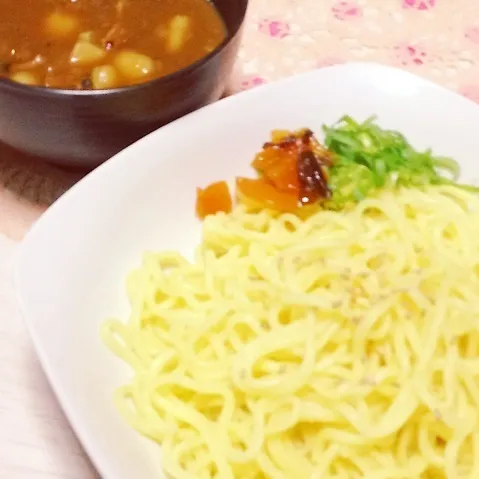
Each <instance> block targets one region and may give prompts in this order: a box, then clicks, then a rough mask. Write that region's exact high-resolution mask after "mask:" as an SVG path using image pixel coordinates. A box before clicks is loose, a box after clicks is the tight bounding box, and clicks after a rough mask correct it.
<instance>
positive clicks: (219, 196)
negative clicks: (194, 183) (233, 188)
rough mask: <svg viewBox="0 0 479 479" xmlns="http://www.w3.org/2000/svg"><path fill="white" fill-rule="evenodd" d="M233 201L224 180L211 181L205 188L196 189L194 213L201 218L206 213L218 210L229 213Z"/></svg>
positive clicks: (206, 214) (213, 212)
mask: <svg viewBox="0 0 479 479" xmlns="http://www.w3.org/2000/svg"><path fill="white" fill-rule="evenodd" d="M232 207H233V201H232V199H231V194H230V191H229V189H228V185H227V184H226V182H224V181H220V182H218V183H212V184H211V185H209V186H207V187H206V188H205V189H201V188H197V190H196V214H197V215H198V217H199V218H201V219H203V218H205V217H206V216H208V215H214V214H215V213H219V212H220V211H222V212H224V213H230V212H231V209H232Z"/></svg>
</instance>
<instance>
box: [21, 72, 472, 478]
mask: <svg viewBox="0 0 479 479" xmlns="http://www.w3.org/2000/svg"><path fill="white" fill-rule="evenodd" d="M343 114H350V115H352V116H353V117H355V118H358V119H365V118H366V117H368V116H370V115H372V114H376V115H378V121H379V122H380V124H381V125H382V126H385V127H389V128H394V129H398V130H400V131H401V132H403V133H404V134H405V135H406V136H407V138H409V139H410V140H411V142H412V143H413V144H414V145H415V146H417V147H418V148H428V147H432V148H433V149H434V150H435V151H436V152H437V153H438V154H442V155H451V156H453V157H454V158H456V159H457V160H458V161H459V162H460V164H461V166H462V168H463V177H464V178H465V179H467V180H473V179H474V175H475V174H476V173H477V161H478V159H479V153H478V152H479V133H478V132H479V108H478V107H477V106H476V105H474V104H473V103H472V102H470V101H468V100H466V99H464V98H462V97H460V96H459V95H457V94H455V93H452V92H450V91H447V90H445V89H443V88H441V87H439V86H436V85H434V84H432V83H430V82H428V81H426V80H423V79H420V78H417V77H415V76H413V75H411V74H409V73H406V72H404V71H400V70H396V69H393V68H389V67H384V66H379V65H374V64H358V63H356V64H347V65H343V66H335V67H330V68H326V69H322V70H317V71H313V72H310V73H306V74H303V75H300V76H297V77H293V78H289V79H287V80H283V81H280V82H278V83H274V84H272V85H268V86H265V87H260V88H257V89H255V90H252V91H249V92H247V93H243V94H240V95H236V96H233V97H231V98H228V99H226V100H223V101H220V102H218V103H216V104H214V105H211V106H208V107H206V108H204V109H202V110H200V111H198V112H196V113H193V114H191V115H189V116H187V117H185V118H182V119H180V120H178V121H176V122H174V123H172V124H170V125H168V126H166V127H164V128H162V129H160V130H158V131H156V132H155V133H153V134H151V135H149V136H148V137H146V138H144V139H143V140H141V141H139V142H138V143H136V144H135V145H133V146H131V147H129V148H127V149H126V150H125V151H123V152H121V153H120V154H118V155H117V156H116V157H115V158H113V159H112V160H110V161H108V162H107V163H105V164H104V165H103V166H101V167H100V168H98V169H97V170H95V171H94V172H93V173H92V174H90V175H89V176H87V177H86V178H85V179H84V180H82V181H81V182H80V183H78V184H77V185H76V186H74V187H73V188H72V189H71V190H70V191H68V193H66V194H65V195H64V196H63V197H62V198H61V199H60V200H59V201H57V202H56V203H55V205H53V206H52V207H51V208H50V209H49V210H48V211H47V212H46V213H45V214H44V215H43V217H42V218H41V219H40V220H39V221H38V222H37V224H36V225H35V226H34V227H33V228H32V230H31V231H30V233H29V234H28V236H27V237H26V239H25V240H24V242H23V245H22V246H21V248H20V253H19V257H18V261H17V263H16V271H15V279H16V287H17V291H18V296H19V300H20V304H21V308H22V311H23V314H24V316H25V319H26V323H27V325H28V329H29V331H30V334H31V336H32V338H33V342H34V344H35V348H36V350H37V353H38V356H39V358H40V360H41V362H42V365H43V368H44V370H45V372H46V374H47V376H48V378H49V380H50V382H51V384H52V386H53V389H54V390H55V392H56V394H57V396H58V399H59V401H60V403H61V405H62V407H63V409H64V410H65V413H66V415H67V416H68V418H69V420H70V422H71V424H72V426H73V428H74V429H75V431H76V433H77V435H78V437H79V438H80V440H81V441H82V443H83V445H84V447H85V449H86V451H87V452H88V454H89V455H90V456H91V458H92V460H93V462H94V463H95V465H96V467H97V468H98V470H99V472H100V474H101V475H102V477H103V478H105V479H137V478H138V479H159V478H162V477H164V476H163V475H162V473H161V457H160V450H159V448H158V447H157V446H156V445H152V444H150V443H149V442H148V441H147V440H145V439H143V438H141V437H140V436H138V435H137V434H136V433H135V432H134V431H132V430H130V428H129V427H128V426H126V425H125V424H124V423H123V422H122V420H121V419H120V418H119V417H118V415H117V413H116V411H115V409H114V407H113V404H112V392H113V390H114V389H115V388H116V387H117V386H118V385H120V384H122V383H124V382H125V381H127V380H128V377H129V371H128V369H127V368H126V367H124V366H123V365H122V364H121V363H120V361H119V360H117V359H116V358H115V357H113V356H112V355H111V354H110V352H109V351H107V350H106V349H105V347H104V346H103V345H102V343H101V341H100V337H99V327H100V323H101V322H102V321H103V320H104V319H105V318H107V317H108V316H111V315H113V314H120V315H123V316H126V315H127V312H128V305H127V302H126V298H125V288H124V283H125V277H126V274H127V272H128V271H129V270H130V269H131V268H132V267H134V266H135V265H137V264H138V263H139V261H140V259H141V255H142V252H143V251H144V250H147V249H154V250H161V249H167V248H169V249H171V248H175V249H179V250H180V251H181V252H183V253H184V254H186V255H190V254H191V252H192V250H193V248H194V247H195V245H196V243H197V241H198V239H199V233H200V224H199V222H198V221H197V220H196V219H195V212H194V206H195V189H196V187H197V186H204V185H206V184H208V183H210V182H211V181H214V180H220V179H231V178H233V177H234V176H235V175H240V174H245V173H248V171H249V167H248V164H249V163H250V161H251V159H252V157H253V154H254V153H255V152H256V151H257V150H258V149H259V148H260V147H261V145H262V143H263V142H264V141H265V140H266V139H267V138H268V134H269V132H270V130H271V129H274V128H300V127H303V126H308V127H310V128H312V129H313V130H315V131H316V132H318V133H319V132H320V131H321V130H320V128H321V125H322V124H323V123H328V124H329V123H332V122H334V121H336V120H337V119H338V118H339V117H340V116H342V115H343Z"/></svg>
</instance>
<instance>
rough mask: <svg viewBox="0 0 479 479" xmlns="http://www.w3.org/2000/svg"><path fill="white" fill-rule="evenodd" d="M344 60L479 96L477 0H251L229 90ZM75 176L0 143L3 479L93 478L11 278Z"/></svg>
mask: <svg viewBox="0 0 479 479" xmlns="http://www.w3.org/2000/svg"><path fill="white" fill-rule="evenodd" d="M12 1H14V0H12ZM349 60H356V61H358V60H362V61H376V62H381V63H386V64H390V65H395V66H398V67H401V68H406V69H408V70H410V71H412V72H414V73H416V74H418V75H422V76H425V77H428V78H430V79H431V80H433V81H435V82H438V83H440V84H442V85H444V86H446V87H448V88H451V89H453V90H456V91H458V92H460V93H461V94H463V95H465V96H467V97H469V98H471V99H472V100H473V101H476V102H479V0H250V9H249V13H248V18H247V22H246V28H245V32H244V40H243V45H242V49H241V52H240V54H239V58H238V62H237V66H236V71H235V73H234V75H233V77H232V79H231V85H230V91H231V92H237V91H240V90H245V89H248V88H254V87H256V86H258V85H262V84H264V83H268V82H271V81H275V80H277V79H279V78H281V77H284V76H287V75H292V74H296V73H300V72H303V71H306V70H310V69H312V68H321V67H324V66H327V65H332V64H336V63H341V62H346V61H349ZM78 178H79V175H78V174H74V173H68V172H64V171H62V170H60V169H58V168H55V167H52V166H49V165H46V164H42V163H39V162H38V161H36V160H32V159H29V158H26V157H24V156H22V155H20V154H18V153H16V152H14V151H12V150H11V149H9V148H8V147H6V146H4V145H1V144H0V356H1V361H0V372H1V373H0V391H2V393H1V394H0V430H2V432H3V434H0V477H2V478H3V477H5V478H7V477H8V478H12V479H30V478H33V477H42V478H44V479H55V478H66V477H69V478H71V479H96V478H97V477H98V476H97V475H96V473H95V472H94V471H93V468H92V467H91V466H90V465H89V462H88V460H87V459H86V457H85V456H84V455H83V453H82V450H81V447H80V446H79V444H78V442H77V441H76V440H75V437H74V435H73V433H72V432H71V430H70V428H69V426H68V424H67V423H66V421H65V419H64V418H63V416H62V414H61V412H60V409H59V407H58V405H57V404H56V402H55V400H54V398H53V395H52V394H51V392H50V390H49V388H48V385H47V384H46V381H45V379H44V378H43V376H42V373H41V370H40V368H39V366H38V364H37V362H36V359H35V355H34V353H33V351H32V348H31V344H30V341H29V339H28V337H27V335H26V332H25V330H24V327H23V325H22V321H21V319H20V315H19V314H18V309H17V305H16V301H15V296H14V293H13V288H12V286H11V284H10V278H11V263H12V257H13V255H14V252H15V251H16V248H17V241H18V240H20V239H21V238H22V236H23V235H24V233H25V231H26V230H27V229H28V228H29V226H30V225H31V223H32V222H33V221H34V220H35V219H36V218H37V217H38V216H39V215H40V214H41V213H42V211H44V209H45V208H46V207H47V206H48V204H50V203H51V202H52V201H53V200H54V199H55V198H57V197H58V196H59V195H61V194H62V193H63V192H64V191H65V190H66V189H67V188H68V187H69V186H71V185H72V184H73V183H74V182H75V181H77V180H78ZM1 366H3V369H2V368H1ZM26 458H28V459H27V460H26Z"/></svg>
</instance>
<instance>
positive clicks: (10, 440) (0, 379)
mask: <svg viewBox="0 0 479 479" xmlns="http://www.w3.org/2000/svg"><path fill="white" fill-rule="evenodd" d="M16 247H17V243H15V242H14V241H12V240H10V239H7V238H5V237H4V236H2V235H0V305H1V310H0V479H37V478H38V479H98V478H99V476H98V474H97V473H96V472H95V471H94V469H93V467H92V466H91V464H90V462H89V460H88V459H87V458H86V456H85V453H84V452H83V450H82V448H81V446H80V445H79V443H78V441H77V440H76V438H75V435H74V433H73V432H72V430H71V428H70V426H69V425H68V423H67V421H66V419H65V417H64V415H63V413H62V411H61V409H60V406H59V405H58V403H57V402H56V399H55V397H54V396H53V393H52V391H51V389H50V386H49V385H48V382H47V380H46V378H45V376H44V374H43V371H42V369H41V367H40V365H39V363H38V361H37V358H36V356H35V352H34V350H33V346H32V344H31V341H30V338H29V336H28V334H27V332H26V330H25V326H24V324H23V321H22V318H21V317H20V314H19V312H18V308H17V305H16V301H15V295H14V292H13V286H12V273H11V271H12V263H13V256H14V253H15V249H16Z"/></svg>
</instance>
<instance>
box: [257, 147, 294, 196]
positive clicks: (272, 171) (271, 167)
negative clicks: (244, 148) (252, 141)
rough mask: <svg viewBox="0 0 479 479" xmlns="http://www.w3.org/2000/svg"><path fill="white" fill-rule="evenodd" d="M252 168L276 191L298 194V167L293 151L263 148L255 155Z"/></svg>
mask: <svg viewBox="0 0 479 479" xmlns="http://www.w3.org/2000/svg"><path fill="white" fill-rule="evenodd" d="M252 166H253V168H255V169H256V170H257V171H259V172H260V173H262V174H263V176H264V177H265V178H266V179H267V180H268V181H269V182H270V183H272V184H273V185H274V186H275V188H277V189H278V190H280V191H290V192H296V193H298V191H299V180H298V166H297V158H296V154H295V152H294V151H291V150H284V149H280V148H265V149H264V150H263V151H262V152H261V153H258V154H257V155H256V157H255V159H254V160H253V163H252Z"/></svg>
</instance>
